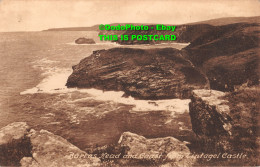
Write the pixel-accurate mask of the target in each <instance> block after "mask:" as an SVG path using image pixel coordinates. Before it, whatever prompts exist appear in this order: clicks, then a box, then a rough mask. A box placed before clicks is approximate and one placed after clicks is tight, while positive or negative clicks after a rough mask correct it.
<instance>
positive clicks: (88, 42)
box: [75, 37, 96, 44]
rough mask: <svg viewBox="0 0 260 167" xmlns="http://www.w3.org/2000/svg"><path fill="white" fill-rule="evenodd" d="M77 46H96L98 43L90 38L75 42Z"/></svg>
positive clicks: (79, 39)
mask: <svg viewBox="0 0 260 167" xmlns="http://www.w3.org/2000/svg"><path fill="white" fill-rule="evenodd" d="M75 43H76V44H96V42H95V41H94V40H93V39H90V38H84V37H83V38H78V39H76V40H75Z"/></svg>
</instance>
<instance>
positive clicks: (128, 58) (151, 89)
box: [67, 48, 208, 99]
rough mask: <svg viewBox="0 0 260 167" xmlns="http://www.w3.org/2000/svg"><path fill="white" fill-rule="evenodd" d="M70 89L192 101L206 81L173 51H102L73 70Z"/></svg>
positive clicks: (179, 54)
mask: <svg viewBox="0 0 260 167" xmlns="http://www.w3.org/2000/svg"><path fill="white" fill-rule="evenodd" d="M67 86H68V87H79V88H97V89H101V90H116V91H124V92H125V95H126V96H129V95H131V96H133V97H135V98H138V99H167V98H168V99H169V98H189V96H190V93H191V90H193V89H199V88H207V86H208V83H207V79H206V77H205V76H204V75H203V74H202V73H201V72H200V71H199V70H197V69H196V68H195V67H194V66H193V65H192V63H191V62H190V61H189V60H187V59H185V58H183V57H182V55H181V53H180V51H179V50H177V49H173V48H164V49H149V50H144V49H132V48H113V49H109V50H98V51H95V52H93V54H92V55H91V56H89V57H87V58H85V59H83V60H81V61H80V63H79V64H78V65H76V66H73V73H72V75H70V77H69V78H68V81H67Z"/></svg>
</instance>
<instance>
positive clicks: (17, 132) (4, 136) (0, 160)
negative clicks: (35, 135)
mask: <svg viewBox="0 0 260 167" xmlns="http://www.w3.org/2000/svg"><path fill="white" fill-rule="evenodd" d="M28 131H29V126H28V125H27V124H26V123H25V122H14V123H11V124H9V125H7V126H5V127H3V128H1V129H0V165H1V166H2V165H3V166H18V165H20V164H19V161H20V159H21V158H22V157H24V156H30V155H31V152H30V149H31V146H30V139H29V138H28V137H27V136H26V135H27V133H28Z"/></svg>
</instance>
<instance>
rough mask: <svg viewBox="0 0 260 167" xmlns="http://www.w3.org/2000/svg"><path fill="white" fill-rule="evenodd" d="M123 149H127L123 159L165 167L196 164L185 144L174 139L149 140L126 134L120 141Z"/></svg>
mask: <svg viewBox="0 0 260 167" xmlns="http://www.w3.org/2000/svg"><path fill="white" fill-rule="evenodd" d="M118 143H119V145H120V146H121V147H127V148H128V149H127V152H126V154H125V155H124V157H123V158H130V159H138V160H143V161H146V162H147V161H154V162H155V164H156V163H157V165H158V164H161V165H162V164H164V166H192V164H193V163H194V162H195V160H194V159H192V158H191V157H190V156H189V155H190V150H189V148H188V147H187V146H186V145H185V143H184V142H181V141H179V140H177V139H175V138H173V137H164V138H154V139H147V138H145V137H143V136H140V135H137V134H134V133H131V132H124V133H123V134H122V135H121V137H120V139H119V141H118Z"/></svg>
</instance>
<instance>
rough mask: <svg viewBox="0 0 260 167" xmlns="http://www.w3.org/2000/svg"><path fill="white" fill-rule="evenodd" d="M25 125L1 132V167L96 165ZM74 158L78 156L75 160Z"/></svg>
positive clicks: (70, 147)
mask: <svg viewBox="0 0 260 167" xmlns="http://www.w3.org/2000/svg"><path fill="white" fill-rule="evenodd" d="M29 130H30V128H29V126H28V125H27V124H26V123H25V122H15V123H12V124H10V125H7V126H6V127H3V128H2V129H1V130H0V165H4V166H20V165H21V166H24V167H30V166H31V167H36V166H37V167H38V166H50V167H56V166H99V162H100V160H99V159H98V158H95V157H91V156H90V155H88V154H87V153H86V152H84V151H81V150H80V149H79V148H77V147H76V146H74V145H72V144H71V143H69V142H68V141H67V140H65V139H63V138H62V137H60V136H57V135H54V134H52V133H50V132H48V131H45V130H41V131H40V132H37V131H34V130H33V129H31V130H30V132H29ZM74 155H81V157H80V158H79V157H78V156H77V157H76V158H75V156H74Z"/></svg>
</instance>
